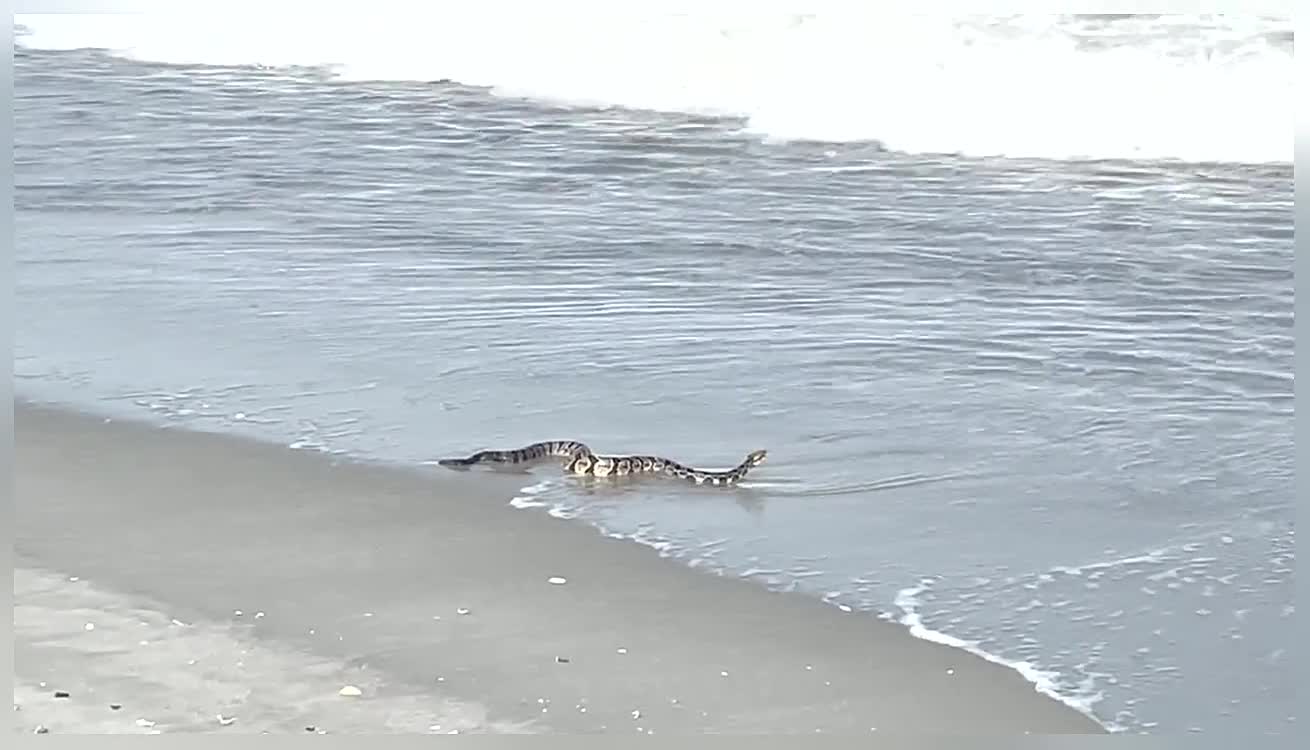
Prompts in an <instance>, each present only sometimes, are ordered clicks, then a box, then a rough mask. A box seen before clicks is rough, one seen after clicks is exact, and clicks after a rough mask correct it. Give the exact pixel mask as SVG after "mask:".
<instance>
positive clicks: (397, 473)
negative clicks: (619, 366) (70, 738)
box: [14, 400, 1105, 734]
mask: <svg viewBox="0 0 1310 750" xmlns="http://www.w3.org/2000/svg"><path fill="white" fill-rule="evenodd" d="M14 412H15V426H16V451H17V453H16V455H17V458H18V461H17V464H16V494H17V498H18V503H17V509H16V520H17V522H16V525H15V527H16V542H15V554H16V561H15V563H16V566H17V567H18V568H20V569H43V570H47V571H55V572H57V573H58V574H59V575H64V576H68V575H78V576H80V577H81V578H83V579H85V580H86V581H87V582H89V583H90V584H94V586H95V587H96V590H97V591H101V590H103V591H112V592H116V595H118V594H121V596H123V597H127V598H132V599H142V600H149V601H151V602H157V603H166V606H167V608H168V610H169V612H170V614H171V616H172V617H176V618H180V619H181V620H184V621H186V622H194V623H196V624H197V625H203V626H204V627H208V628H216V629H217V631H215V632H220V633H227V632H228V630H230V629H232V628H236V627H238V626H240V627H241V628H243V630H241V632H242V633H243V634H244V635H243V636H242V637H243V638H248V639H249V640H248V642H247V641H244V640H243V641H242V643H245V644H246V645H245V646H244V648H246V649H247V650H250V649H252V648H254V649H263V650H264V651H267V652H269V653H274V652H276V653H280V654H282V653H295V654H299V655H302V656H303V657H304V658H313V659H315V660H318V661H317V663H324V662H331V663H335V664H338V665H340V666H341V667H343V668H358V669H363V670H366V671H367V672H368V674H369V675H371V676H372V677H373V678H374V679H377V680H378V683H377V685H378V688H377V692H379V693H389V694H394V695H403V696H410V697H413V696H420V697H422V696H427V697H428V700H429V702H433V701H434V700H441V701H445V702H447V703H449V702H451V701H455V702H459V703H460V704H461V705H467V706H477V707H481V708H480V709H478V710H485V715H483V714H478V716H479V717H481V718H480V719H479V721H478V722H474V723H472V724H470V725H468V728H469V730H470V731H563V732H597V731H601V732H615V731H617V732H628V733H631V732H633V731H636V730H638V729H641V730H642V731H650V732H653V733H668V732H682V733H685V732H813V731H816V730H820V731H824V732H844V733H849V732H857V731H858V732H862V733H864V732H868V731H870V729H876V730H879V731H910V732H921V731H932V732H937V731H947V732H967V733H983V734H995V733H1015V734H1019V733H1023V732H1032V733H1060V732H1078V733H1103V732H1105V729H1104V728H1103V727H1102V726H1101V725H1100V724H1098V723H1097V722H1095V721H1093V720H1092V719H1090V718H1088V717H1087V716H1085V715H1083V714H1082V713H1081V712H1079V711H1077V710H1076V709H1074V708H1072V707H1070V706H1068V705H1066V704H1064V703H1062V702H1059V701H1057V700H1055V699H1053V698H1050V697H1047V696H1046V695H1043V694H1041V693H1039V692H1038V689H1037V686H1035V685H1034V684H1032V683H1030V682H1028V681H1027V680H1025V679H1024V678H1023V676H1021V675H1020V674H1019V673H1018V672H1017V671H1015V670H1014V669H1013V668H1011V667H1009V666H1002V665H1000V664H996V663H993V662H989V661H986V660H984V659H983V658H981V657H979V656H976V655H974V654H971V653H968V652H966V651H964V650H962V649H959V648H955V647H952V646H946V645H941V644H938V643H934V642H931V641H927V640H923V639H920V638H917V637H915V636H914V635H912V634H911V633H910V632H908V630H907V629H906V628H905V627H904V626H903V625H900V624H895V623H889V622H885V621H881V620H879V619H877V618H876V617H874V616H872V615H866V614H861V613H846V612H843V611H841V610H839V609H837V608H836V607H832V606H830V605H828V604H825V603H823V602H821V601H819V600H817V599H813V598H810V597H803V596H794V595H786V594H779V593H775V592H770V591H768V590H766V589H765V588H764V587H761V586H758V585H757V584H755V583H752V582H749V581H741V580H738V579H733V578H729V577H724V576H717V575H712V574H710V575H707V574H706V573H704V572H701V571H696V570H694V569H692V568H689V567H686V566H682V565H679V564H677V563H676V562H674V561H670V560H667V559H664V558H662V557H661V556H660V555H659V554H658V552H657V551H656V550H655V549H652V548H650V547H648V546H645V545H641V544H632V543H631V542H629V541H626V540H617V539H612V538H608V537H605V536H603V535H601V534H599V533H597V532H596V530H595V529H593V528H591V527H589V526H586V525H584V524H579V523H569V522H565V523H561V522H560V521H558V520H556V519H553V518H549V517H547V516H545V515H544V514H537V513H523V512H521V511H520V510H517V509H515V508H513V507H511V506H510V505H509V503H508V501H509V499H510V498H512V497H513V496H514V494H515V492H516V491H517V490H518V489H519V484H520V483H519V482H516V481H515V480H514V479H509V478H506V477H497V476H496V475H494V474H492V473H486V472H472V473H470V474H468V475H459V474H451V473H438V472H436V471H435V470H433V471H431V472H428V471H424V470H420V469H417V468H415V469H406V468H401V467H393V466H380V465H374V464H368V463H363V462H357V461H354V460H350V459H346V458H342V457H340V456H333V455H328V454H320V453H313V452H308V451H297V450H294V449H290V448H286V447H282V446H278V445H275V444H272V443H264V442H259V441H256V440H252V439H248V438H244V437H238V436H232V435H226V434H221V433H209V432H201V431H191V430H180V429H174V428H164V427H160V426H156V425H151V424H147V423H144V422H136V421H130V420H119V419H114V420H108V419H105V418H103V417H96V416H91V415H88V414H83V413H79V412H74V411H70V410H66V409H63V408H59V407H51V406H44V405H35V404H30V403H26V402H23V401H18V400H16V401H15V402H14ZM15 575H16V578H15V580H16V596H17V600H16V605H17V606H16V609H15V619H16V623H15V624H16V643H15V655H16V662H17V663H18V664H19V665H23V664H26V665H27V666H26V667H25V668H24V669H22V670H20V674H19V675H18V677H19V680H18V682H16V685H17V684H18V683H19V682H24V681H26V682H27V683H29V684H30V682H31V681H32V680H36V679H43V678H41V677H39V676H37V675H33V674H31V671H32V670H33V669H35V668H36V667H33V666H32V665H33V664H36V663H40V661H39V660H37V661H33V660H31V659H28V660H27V661H24V659H25V658H27V657H28V656H30V654H31V653H32V649H33V648H34V645H33V643H34V641H35V640H36V636H35V633H37V632H39V628H38V629H37V630H33V629H32V628H33V627H36V626H35V625H32V623H31V622H29V620H32V619H33V618H32V617H29V618H28V620H24V621H23V622H18V620H19V619H20V617H19V614H20V608H21V606H23V605H25V601H24V599H25V598H30V596H29V595H26V594H24V593H23V591H24V589H23V588H22V587H19V586H18V584H17V581H19V577H20V576H21V575H29V574H28V573H22V572H16V574H15ZM31 575H35V574H34V573H33V574H31ZM554 577H559V578H563V579H564V580H565V583H563V584H559V583H551V582H550V580H548V579H551V578H554ZM33 580H37V579H33ZM40 580H45V579H40ZM106 596H107V594H106ZM164 606H165V605H163V604H161V605H160V607H161V608H162V607H164ZM55 609H57V608H55ZM237 610H241V611H243V612H244V613H253V612H256V611H258V612H266V613H267V616H265V617H262V618H260V619H259V620H258V622H257V623H252V621H251V620H250V619H249V615H248V614H246V615H243V616H236V615H234V613H235V612H236V611H237ZM241 617H244V619H241ZM238 620H239V622H238ZM20 625H21V626H22V627H19V626H20ZM226 637H228V636H226V635H223V636H221V638H220V640H221V639H222V638H226ZM78 642H79V636H78V634H77V633H70V634H65V638H64V641H63V642H61V645H60V648H64V649H73V650H76V649H78V648H80V646H79V645H78ZM297 658H301V657H297ZM125 663H131V660H130V659H129V660H128V661H127V662H125ZM157 666H160V669H161V670H162V671H160V672H159V674H160V676H159V677H158V679H159V680H162V681H164V682H165V683H167V682H168V680H169V679H174V678H176V679H181V678H184V677H185V678H186V679H191V680H194V676H189V675H190V673H189V672H188V670H187V669H186V668H185V667H186V666H188V665H185V664H183V665H178V664H167V665H157ZM24 670H25V671H24ZM233 674H234V676H233V677H232V679H234V680H238V681H239V678H240V675H241V674H243V672H242V671H240V670H238V671H237V672H235V673H233ZM169 675H173V677H172V678H170V677H169ZM101 677H102V678H103V679H108V680H109V681H110V682H111V683H112V675H109V676H105V675H101ZM273 679H276V674H274V676H273ZM315 689H317V690H320V691H322V690H326V687H325V686H324V685H318V686H317V687H316V688H315ZM17 695H18V694H17V693H16V699H17ZM251 695H252V696H253V695H254V693H251ZM29 699H30V700H36V697H30V698H29ZM261 700H262V701H264V704H260V705H258V706H256V705H255V704H256V703H258V702H259V701H261ZM273 700H275V699H273V698H267V697H266V698H253V697H250V698H248V701H249V702H248V703H246V704H239V705H238V706H237V707H236V708H233V707H229V708H227V709H225V710H231V711H234V712H237V713H240V712H241V710H246V711H256V710H263V711H265V712H266V713H267V712H268V711H269V710H271V709H270V707H269V706H268V705H265V704H266V703H268V702H269V701H273ZM324 700H327V701H328V704H327V705H331V702H332V701H349V700H355V701H361V699H360V698H354V699H349V698H341V697H339V696H337V695H335V694H334V693H331V694H328V695H327V696H326V697H325V698H324ZM370 700H375V698H374V697H373V695H372V693H370V694H369V695H366V696H364V699H363V701H364V702H367V701H370ZM415 700H418V701H419V702H420V703H421V702H422V700H421V698H415ZM124 702H126V701H124ZM16 713H21V712H16ZM425 720H426V719H425ZM361 721H364V720H361ZM210 724H212V725H213V726H212V728H213V730H219V729H223V730H224V731H227V730H228V729H234V727H235V725H234V726H233V727H220V726H219V725H218V724H217V723H214V722H213V720H212V719H211V720H210ZM393 726H395V725H394V724H393ZM497 727H499V728H500V729H497ZM506 728H509V729H506ZM378 729H383V730H385V727H378ZM52 730H53V729H52ZM27 731H30V729H29V730H27ZM74 731H75V730H74ZM91 731H95V730H91ZM191 731H195V730H194V729H193V730H191ZM201 731H204V729H203V727H201ZM391 731H413V729H412V727H411V728H409V729H401V728H396V729H393V730H391Z"/></svg>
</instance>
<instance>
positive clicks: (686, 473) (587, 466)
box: [437, 440, 768, 485]
mask: <svg viewBox="0 0 1310 750" xmlns="http://www.w3.org/2000/svg"><path fill="white" fill-rule="evenodd" d="M767 455H768V451H763V450H758V451H752V452H751V453H750V454H749V455H747V456H746V459H745V460H744V461H742V462H741V463H740V464H737V465H736V466H735V467H733V468H731V469H726V470H724V471H710V470H707V469H693V468H692V467H690V466H684V465H682V464H680V463H678V462H677V461H672V460H670V459H667V458H662V457H660V456H598V455H596V454H595V453H593V452H592V450H591V448H589V447H587V445H586V444H585V443H579V442H578V441H576V440H548V441H546V442H542V443H533V444H532V445H528V446H524V447H522V448H516V449H514V450H508V451H478V452H477V453H474V454H473V455H471V456H468V457H467V458H443V459H440V460H439V461H437V463H438V464H440V465H441V466H447V467H450V468H464V467H468V466H473V465H474V464H481V463H498V464H521V463H528V462H531V461H540V460H542V459H545V458H549V457H558V458H562V459H564V462H563V463H564V470H565V471H566V472H568V473H570V474H576V475H578V476H592V477H610V476H627V475H630V474H667V475H669V476H674V477H678V478H679V479H686V480H688V481H692V482H695V483H696V484H712V485H731V484H736V483H737V482H740V481H741V479H742V477H744V476H746V472H748V471H750V470H751V469H753V468H755V467H756V466H759V465H760V464H762V463H764V459H765V457H766V456H767Z"/></svg>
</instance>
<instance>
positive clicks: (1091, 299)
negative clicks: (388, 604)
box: [14, 3, 1295, 734]
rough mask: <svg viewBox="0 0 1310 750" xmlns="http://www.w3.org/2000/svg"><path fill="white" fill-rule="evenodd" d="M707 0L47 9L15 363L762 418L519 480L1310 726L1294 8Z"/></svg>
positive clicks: (83, 377)
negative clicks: (890, 6) (624, 474)
mask: <svg viewBox="0 0 1310 750" xmlns="http://www.w3.org/2000/svg"><path fill="white" fill-rule="evenodd" d="M480 5H482V4H480ZM242 7H243V8H244V6H242ZM388 7H389V6H388ZM710 7H711V9H710V10H702V11H691V12H689V13H686V14H680V15H674V14H666V15H661V14H660V13H657V12H656V11H654V10H650V11H645V10H631V9H628V10H624V11H623V12H622V13H620V12H618V11H614V12H612V13H611V14H610V15H602V16H597V17H590V18H583V17H581V16H576V15H573V16H570V15H569V13H573V12H575V11H574V10H572V9H569V8H567V7H565V9H564V10H563V11H560V12H558V13H556V14H554V15H552V16H550V17H546V16H544V15H543V16H542V17H540V18H527V17H520V18H519V19H517V21H516V22H515V23H514V24H512V25H510V26H509V27H507V26H506V24H505V21H504V20H502V19H503V18H504V16H503V14H501V13H499V12H498V11H497V8H496V5H495V3H489V4H485V7H483V8H480V9H479V10H477V11H465V12H464V13H465V15H462V16H457V17H444V18H442V19H441V23H434V24H431V25H426V26H425V22H424V19H396V18H394V17H392V16H388V15H387V14H386V13H379V15H378V18H380V19H389V21H390V22H388V23H382V22H378V23H373V22H369V23H365V24H362V25H361V22H360V21H359V19H350V18H341V19H332V18H331V17H330V16H329V17H317V16H316V17H315V21H314V23H313V24H306V23H302V21H303V19H302V18H298V17H296V16H294V15H285V16H267V15H257V16H256V15H251V14H254V13H255V11H254V10H253V9H249V8H246V9H245V10H244V11H243V12H233V13H228V14H225V15H223V16H221V17H217V18H215V17H204V18H200V17H196V18H189V17H187V16H183V15H173V16H166V17H164V16H160V17H128V16H118V17H78V16H49V17H44V16H43V17H21V18H19V20H18V23H19V24H20V27H19V28H18V29H17V33H18V45H17V47H16V49H15V62H14V65H15V146H14V167H15V180H16V200H15V212H16V216H15V221H16V228H17V231H16V237H15V241H16V249H17V254H18V278H17V284H16V286H17V289H16V292H17V298H18V300H17V301H18V305H17V313H18V327H17V330H16V351H15V361H14V374H15V378H16V389H17V391H18V393H19V395H20V396H23V397H26V398H31V399H35V400H45V401H55V402H60V403H67V404H72V405H75V406H81V407H84V408H88V409H94V410H97V411H101V412H106V413H114V414H124V415H137V416H148V417H149V418H152V419H156V420H159V421H161V422H164V421H166V422H170V423H179V424H186V425H191V426H193V427H196V428H198V429H209V430H224V431H233V432H240V433H243V434H250V435H255V436H259V437H263V438H266V439H269V440H274V441H279V442H283V443H288V444H293V445H296V446H298V447H302V448H305V449H313V450H328V451H339V452H343V453H349V454H352V455H359V456H363V457H368V458H373V459H378V460H384V461H393V462H397V463H416V462H423V461H430V460H432V459H435V458H437V457H441V456H446V455H460V454H466V453H468V452H471V451H473V450H475V449H479V448H485V447H515V446H519V445H522V444H525V443H528V442H532V441H535V440H541V439H553V438H571V439H581V440H584V441H586V442H588V443H589V444H591V445H592V446H593V448H595V449H596V450H598V451H601V452H607V453H620V452H641V453H658V454H663V455H667V456H670V457H672V458H676V459H678V460H680V461H683V462H685V463H691V464H695V465H700V466H714V467H717V466H727V465H732V464H735V463H737V462H738V461H739V460H740V459H741V457H742V456H744V455H745V454H746V453H747V452H748V451H749V450H751V449H754V448H761V447H763V448H767V449H769V451H770V459H769V462H768V463H766V464H765V465H764V466H763V467H761V468H760V469H758V470H757V471H756V472H755V473H753V474H751V476H750V478H749V480H748V481H746V482H744V483H743V485H742V486H740V487H738V488H734V489H731V490H721V489H719V490H715V489H711V488H695V487H691V486H687V485H683V484H680V483H675V482H664V481H654V482H641V483H634V484H627V485H624V486H622V487H618V488H606V487H596V486H586V485H581V484H579V483H577V482H574V481H572V480H569V479H566V478H563V477H561V476H559V475H558V473H557V472H555V471H554V470H552V469H550V468H548V467H547V468H543V469H541V470H538V471H535V472H534V473H532V474H531V475H525V478H524V487H525V489H524V492H523V493H522V494H521V495H520V496H519V497H518V498H515V499H514V500H513V502H514V503H515V504H516V505H518V506H520V507H523V508H524V512H538V513H541V512H549V513H551V514H552V515H555V516H558V517H560V518H561V519H562V520H561V522H573V523H579V522H581V523H591V524H593V525H595V526H596V527H597V528H598V529H599V530H602V531H603V532H604V533H609V534H614V535H619V536H623V537H625V538H631V539H633V540H634V541H636V542H640V543H646V544H653V545H656V546H658V547H659V548H660V549H661V550H662V551H663V552H664V553H665V554H667V555H668V556H670V557H672V558H675V559H677V560H679V561H681V562H682V563H683V564H689V565H694V566H698V567H703V568H706V569H708V570H711V571H713V572H715V573H717V574H721V575H730V576H740V577H743V578H749V579H751V580H755V581H757V582H758V583H759V584H761V585H766V586H771V587H777V588H782V589H787V590H792V591H794V592H795V594H796V595H802V596H804V595H808V596H819V597H823V598H824V599H826V600H829V601H831V602H833V603H834V604H836V605H840V606H844V607H849V608H851V609H852V610H853V614H856V613H858V614H856V616H877V617H885V618H890V619H895V620H898V621H900V622H903V623H905V624H906V625H907V627H910V629H911V630H912V631H913V632H914V633H915V634H917V635H920V636H921V637H928V638H934V639H937V640H946V641H948V642H952V643H956V644H957V645H960V646H962V647H967V648H970V649H972V650H975V651H977V652H979V653H984V654H987V655H988V656H989V658H994V659H997V660H1002V661H1005V662H1007V663H1011V664H1014V665H1015V666H1016V668H1019V669H1021V670H1022V671H1023V672H1024V673H1025V674H1027V675H1028V676H1029V677H1030V678H1031V679H1033V680H1034V681H1035V682H1036V683H1037V684H1038V686H1039V687H1040V688H1041V689H1043V690H1047V691H1049V692H1051V693H1052V694H1055V695H1057V696H1058V697H1060V698H1061V699H1063V700H1066V701H1068V702H1070V703H1071V704H1074V705H1077V706H1079V707H1081V708H1083V709H1085V710H1089V711H1091V712H1092V713H1093V714H1094V715H1095V716H1096V717H1097V718H1098V719H1100V720H1101V721H1102V722H1103V723H1105V724H1106V725H1107V726H1111V727H1113V728H1117V729H1124V730H1128V731H1170V732H1174V731H1185V730H1192V731H1201V732H1207V733H1232V734H1249V733H1252V732H1266V733H1288V732H1290V731H1291V729H1292V728H1293V727H1294V721H1295V709H1294V707H1293V699H1294V695H1295V690H1294V684H1295V683H1294V678H1293V675H1292V657H1291V650H1292V633H1293V623H1294V614H1295V610H1294V606H1293V594H1292V590H1293V589H1292V582H1293V569H1294V553H1293V546H1294V522H1293V517H1294V512H1293V509H1292V501H1293V476H1294V469H1293V458H1292V439H1293V438H1292V416H1293V395H1292V385H1293V376H1292V351H1293V333H1292V320H1293V318H1292V300H1293V284H1292V257H1293V241H1292V237H1293V234H1292V233H1293V218H1292V206H1293V196H1292V168H1291V164H1290V160H1291V153H1292V118H1291V101H1292V97H1291V82H1292V62H1291V60H1292V32H1291V24H1290V21H1289V20H1286V19H1276V18H1258V17H1245V18H1242V17H1238V18H1228V17H1224V18H1211V17H1206V18H1184V17H1158V16H1136V17H1081V16H1047V17H1040V18H1024V17H1006V18H961V19H951V18H946V17H940V18H934V19H909V18H881V17H873V16H861V15H852V14H850V13H848V12H843V11H841V10H840V9H835V10H834V9H829V10H828V11H827V12H824V13H817V14H808V15H795V14H788V13H785V12H784V10H785V9H783V8H781V6H777V5H776V4H775V5H767V6H760V8H759V9H758V10H757V11H753V12H751V13H737V14H735V15H734V14H729V13H728V12H727V11H722V10H721V9H720V8H719V6H710ZM502 10H503V9H502ZM428 20H430V19H428ZM402 21H403V22H402ZM583 22H586V24H587V28H589V29H590V30H589V31H588V32H587V33H586V34H585V35H583V34H582V32H581V31H580V29H581V28H582V26H581V25H580V24H583ZM229 27H230V28H229ZM225 28H226V29H228V31H224V29H225ZM597 29H600V30H601V31H597ZM597 61H602V63H603V64H597ZM1020 74H1022V75H1020ZM508 500H509V498H507V501H508ZM816 636H817V634H816Z"/></svg>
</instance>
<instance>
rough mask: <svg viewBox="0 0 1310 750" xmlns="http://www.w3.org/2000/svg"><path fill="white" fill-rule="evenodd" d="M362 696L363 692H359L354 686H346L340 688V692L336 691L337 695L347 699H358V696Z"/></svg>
mask: <svg viewBox="0 0 1310 750" xmlns="http://www.w3.org/2000/svg"><path fill="white" fill-rule="evenodd" d="M363 694H364V691H363V690H360V689H359V688H357V687H355V686H354V685H347V686H345V687H343V688H341V689H340V690H338V691H337V695H344V696H345V697H347V698H357V697H359V696H361V695H363Z"/></svg>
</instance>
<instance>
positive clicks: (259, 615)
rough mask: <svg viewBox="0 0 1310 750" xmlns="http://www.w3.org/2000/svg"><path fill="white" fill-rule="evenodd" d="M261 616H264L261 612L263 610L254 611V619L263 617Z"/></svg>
mask: <svg viewBox="0 0 1310 750" xmlns="http://www.w3.org/2000/svg"><path fill="white" fill-rule="evenodd" d="M263 616H264V613H263V612H256V613H255V619H256V620H258V619H259V618H261V617H263Z"/></svg>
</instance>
